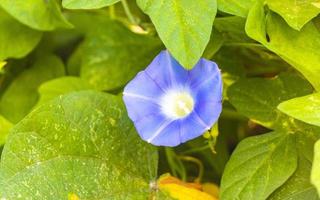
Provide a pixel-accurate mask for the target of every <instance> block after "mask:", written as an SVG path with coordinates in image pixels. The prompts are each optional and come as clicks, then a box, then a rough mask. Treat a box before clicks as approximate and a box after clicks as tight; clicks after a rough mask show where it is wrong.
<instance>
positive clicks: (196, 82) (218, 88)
mask: <svg viewBox="0 0 320 200" xmlns="http://www.w3.org/2000/svg"><path fill="white" fill-rule="evenodd" d="M189 84H190V88H191V89H192V91H195V92H196V95H197V94H198V93H199V90H200V92H201V93H200V96H198V97H196V98H199V99H201V100H203V99H202V98H203V97H206V96H209V97H213V98H216V99H221V95H222V81H221V72H220V70H219V68H218V66H217V64H216V63H214V62H212V61H209V60H205V59H200V61H199V62H198V63H197V64H196V66H195V67H194V68H193V69H192V70H191V71H190V72H189Z"/></svg>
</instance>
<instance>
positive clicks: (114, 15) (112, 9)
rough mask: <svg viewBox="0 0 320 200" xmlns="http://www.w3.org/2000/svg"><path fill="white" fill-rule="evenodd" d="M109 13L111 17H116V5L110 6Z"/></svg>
mask: <svg viewBox="0 0 320 200" xmlns="http://www.w3.org/2000/svg"><path fill="white" fill-rule="evenodd" d="M109 15H110V18H111V19H115V18H116V13H115V10H114V5H111V6H109Z"/></svg>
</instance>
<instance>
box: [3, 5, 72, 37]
mask: <svg viewBox="0 0 320 200" xmlns="http://www.w3.org/2000/svg"><path fill="white" fill-rule="evenodd" d="M59 2H60V1H58V0H45V1H44V0H23V1H21V0H0V6H1V7H2V8H3V9H4V10H6V11H7V12H8V13H9V14H10V15H12V16H13V17H14V18H16V19H17V20H18V21H20V22H21V23H23V24H25V25H27V26H30V27H31V28H34V29H37V30H42V31H50V30H54V29H56V28H71V27H72V25H71V24H70V23H69V22H68V21H67V20H66V19H65V18H64V16H63V15H62V13H61V10H60V5H59Z"/></svg>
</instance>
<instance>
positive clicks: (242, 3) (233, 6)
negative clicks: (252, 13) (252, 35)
mask: <svg viewBox="0 0 320 200" xmlns="http://www.w3.org/2000/svg"><path fill="white" fill-rule="evenodd" d="M255 1H257V0H218V10H220V11H222V12H225V13H228V14H232V15H236V16H240V17H247V15H248V12H249V10H250V8H251V7H252V5H253V4H254V2H255Z"/></svg>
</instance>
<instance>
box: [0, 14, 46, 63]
mask: <svg viewBox="0 0 320 200" xmlns="http://www.w3.org/2000/svg"><path fill="white" fill-rule="evenodd" d="M41 36H42V33H41V32H39V31H35V30H32V29H31V28H29V27H27V26H25V25H23V24H21V23H19V22H17V21H16V20H15V19H14V18H12V17H11V16H10V15H8V14H7V13H6V12H4V11H3V10H2V9H1V8H0V49H1V51H0V60H5V59H7V58H22V57H24V56H26V55H27V54H28V53H30V51H32V49H33V48H35V46H36V45H37V44H38V43H39V41H40V39H41Z"/></svg>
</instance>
